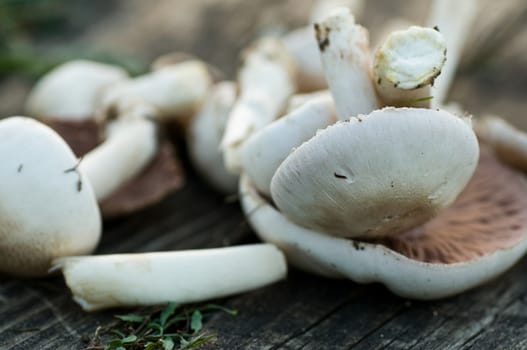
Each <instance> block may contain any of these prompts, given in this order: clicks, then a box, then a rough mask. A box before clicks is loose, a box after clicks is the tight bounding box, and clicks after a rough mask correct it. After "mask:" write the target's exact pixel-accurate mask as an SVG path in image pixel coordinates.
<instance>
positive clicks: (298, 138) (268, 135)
mask: <svg viewBox="0 0 527 350" xmlns="http://www.w3.org/2000/svg"><path fill="white" fill-rule="evenodd" d="M335 122H336V115H335V107H334V104H333V99H332V98H331V96H327V95H325V96H319V97H315V98H313V99H311V100H309V101H307V102H305V103H304V104H302V105H301V106H300V107H298V108H297V109H295V110H293V111H292V112H290V113H289V114H287V115H286V116H284V117H282V118H280V119H278V120H276V121H274V122H273V123H271V124H269V125H268V126H266V127H265V128H263V129H262V130H260V131H258V132H257V133H255V134H254V135H253V136H252V137H251V138H250V139H249V140H248V141H247V142H246V143H245V144H244V146H243V148H242V151H241V160H242V168H243V170H244V172H245V173H247V175H248V176H249V177H250V178H251V180H252V181H253V182H254V184H255V186H256V187H257V188H258V190H259V191H261V192H262V193H263V194H265V195H268V196H269V195H271V189H270V186H271V179H272V177H273V175H274V174H275V172H276V169H278V167H279V166H280V164H281V163H282V162H283V161H284V159H286V158H287V156H288V155H289V154H290V153H291V151H292V150H293V149H294V148H295V147H297V146H298V145H300V144H302V143H303V142H305V141H307V140H309V139H310V138H312V137H313V136H314V135H315V133H316V132H317V130H319V129H324V128H326V127H327V126H328V125H331V124H333V123H335Z"/></svg>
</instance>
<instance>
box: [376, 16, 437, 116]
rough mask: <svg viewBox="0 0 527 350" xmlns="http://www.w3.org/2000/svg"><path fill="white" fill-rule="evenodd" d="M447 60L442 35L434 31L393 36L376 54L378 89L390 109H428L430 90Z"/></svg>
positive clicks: (416, 29)
mask: <svg viewBox="0 0 527 350" xmlns="http://www.w3.org/2000/svg"><path fill="white" fill-rule="evenodd" d="M445 59H446V42H445V39H444V38H443V35H441V33H439V32H438V31H436V30H434V29H431V28H423V27H416V26H413V27H410V28H408V29H406V30H401V31H396V32H393V33H392V34H390V35H389V36H388V38H387V39H386V41H385V42H384V43H383V44H382V45H381V47H380V48H379V49H378V50H377V52H376V53H375V59H374V64H373V72H374V80H375V83H376V84H375V87H376V88H377V92H378V93H379V96H380V98H381V100H382V101H383V102H384V104H385V105H387V106H396V107H403V106H406V107H429V106H430V99H431V97H432V96H430V86H431V85H433V83H434V79H435V78H436V77H437V76H438V75H439V74H440V73H441V68H443V65H444V63H445Z"/></svg>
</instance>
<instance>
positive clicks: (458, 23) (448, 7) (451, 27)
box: [427, 0, 478, 108]
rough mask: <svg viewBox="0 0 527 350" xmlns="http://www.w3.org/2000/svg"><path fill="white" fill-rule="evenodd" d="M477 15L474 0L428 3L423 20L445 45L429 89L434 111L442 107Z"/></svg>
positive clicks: (476, 4) (476, 1)
mask: <svg viewBox="0 0 527 350" xmlns="http://www.w3.org/2000/svg"><path fill="white" fill-rule="evenodd" d="M453 9H455V10H453ZM477 13H478V0H465V1H456V0H434V1H433V3H432V8H431V11H430V15H429V18H428V20H427V22H428V26H429V27H435V28H437V29H438V30H439V31H440V32H441V33H442V34H443V35H444V37H445V39H446V43H447V60H446V63H445V66H444V67H443V70H442V73H441V75H440V76H439V77H438V78H437V79H436V81H435V83H434V86H433V88H432V95H433V96H434V99H433V100H432V107H434V108H435V107H440V106H442V105H443V103H445V100H446V98H447V94H448V91H449V90H450V85H451V84H452V82H453V81H454V77H455V74H456V70H457V66H458V64H459V61H460V59H461V54H462V51H463V47H464V46H465V43H466V41H467V39H468V36H469V33H470V28H471V26H472V24H473V23H474V20H475V19H476V15H477Z"/></svg>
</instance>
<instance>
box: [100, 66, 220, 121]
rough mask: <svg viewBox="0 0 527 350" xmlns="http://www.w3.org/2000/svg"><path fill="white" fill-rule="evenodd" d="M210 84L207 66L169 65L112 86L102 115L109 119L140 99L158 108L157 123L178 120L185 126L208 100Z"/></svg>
mask: <svg viewBox="0 0 527 350" xmlns="http://www.w3.org/2000/svg"><path fill="white" fill-rule="evenodd" d="M210 84H211V78H210V75H209V73H208V70H207V66H206V65H205V64H204V63H203V62H201V61H187V62H183V63H179V64H174V65H167V66H164V67H161V68H159V69H157V70H155V71H153V72H151V73H149V74H146V75H143V76H140V77H137V78H134V79H130V80H127V81H123V82H120V83H116V84H113V85H110V86H108V87H107V88H106V89H104V92H103V94H102V97H101V101H100V105H101V109H102V112H100V113H99V115H100V117H102V118H108V117H110V116H112V113H111V112H115V109H116V108H118V107H119V106H120V105H122V104H123V103H125V104H126V103H128V102H130V101H134V100H138V99H140V100H142V101H144V102H145V103H147V104H150V105H152V106H154V107H155V108H157V110H158V113H157V114H156V116H155V117H156V119H158V120H167V119H172V118H175V119H176V120H178V121H180V122H182V123H185V122H186V121H187V119H188V118H189V116H191V115H193V114H194V112H195V111H196V110H197V109H198V108H199V106H200V105H201V103H202V102H203V100H204V99H205V96H206V95H207V93H208V89H209V86H210ZM117 114H119V111H117Z"/></svg>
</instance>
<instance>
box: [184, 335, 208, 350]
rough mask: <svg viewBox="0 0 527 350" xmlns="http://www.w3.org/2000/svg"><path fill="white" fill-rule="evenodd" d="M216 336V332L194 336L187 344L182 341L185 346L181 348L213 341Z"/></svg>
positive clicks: (193, 346)
mask: <svg viewBox="0 0 527 350" xmlns="http://www.w3.org/2000/svg"><path fill="white" fill-rule="evenodd" d="M214 338H216V335H214V334H201V335H198V336H197V337H195V338H193V339H192V340H191V341H190V342H187V343H186V344H183V343H182V344H181V345H182V346H183V347H182V348H181V349H193V348H196V347H198V346H200V345H203V344H205V343H207V342H209V341H211V340H212V339H214Z"/></svg>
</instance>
